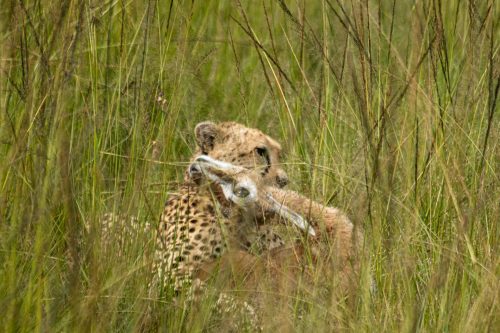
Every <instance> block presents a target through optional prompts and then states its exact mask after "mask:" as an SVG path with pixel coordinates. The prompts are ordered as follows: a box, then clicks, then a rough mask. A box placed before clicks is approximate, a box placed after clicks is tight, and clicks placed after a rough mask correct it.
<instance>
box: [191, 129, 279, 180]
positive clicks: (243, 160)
mask: <svg viewBox="0 0 500 333" xmlns="http://www.w3.org/2000/svg"><path fill="white" fill-rule="evenodd" d="M194 134H195V138H196V143H197V146H198V147H197V150H196V152H195V155H194V157H193V159H192V160H191V162H193V161H194V159H195V158H196V157H197V156H199V155H205V156H209V157H211V158H213V159H215V160H218V161H221V162H227V163H231V164H232V165H234V166H240V167H243V168H246V169H251V170H256V171H258V174H259V175H260V177H261V178H262V181H263V182H264V183H265V184H266V185H272V186H277V187H279V188H282V187H284V186H286V185H287V184H288V176H287V174H286V172H285V171H284V170H283V169H282V168H281V167H280V153H281V146H280V144H279V143H278V142H276V141H275V140H274V139H272V138H271V137H269V136H267V135H265V134H264V133H262V132H261V131H260V130H258V129H255V128H248V127H245V126H243V125H241V124H238V123H235V122H222V123H219V124H215V123H213V122H209V121H205V122H202V123H199V124H198V125H196V127H195V130H194ZM186 176H189V175H186Z"/></svg>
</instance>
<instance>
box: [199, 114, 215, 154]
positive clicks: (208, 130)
mask: <svg viewBox="0 0 500 333" xmlns="http://www.w3.org/2000/svg"><path fill="white" fill-rule="evenodd" d="M219 135H220V128H219V126H217V124H214V123H212V122H211V121H204V122H201V123H199V124H198V125H196V127H195V128H194V136H195V138H196V143H197V144H198V146H199V147H200V149H201V152H202V153H203V154H207V153H208V152H209V151H211V150H212V149H214V144H215V140H216V138H217V137H218V136H219Z"/></svg>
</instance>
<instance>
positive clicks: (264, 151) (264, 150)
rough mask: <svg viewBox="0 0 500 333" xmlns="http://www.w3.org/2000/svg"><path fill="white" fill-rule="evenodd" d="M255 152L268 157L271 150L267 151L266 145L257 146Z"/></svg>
mask: <svg viewBox="0 0 500 333" xmlns="http://www.w3.org/2000/svg"><path fill="white" fill-rule="evenodd" d="M255 152H256V153H257V154H258V155H259V156H262V157H264V158H266V159H267V158H268V157H269V152H268V151H267V148H266V147H257V148H255Z"/></svg>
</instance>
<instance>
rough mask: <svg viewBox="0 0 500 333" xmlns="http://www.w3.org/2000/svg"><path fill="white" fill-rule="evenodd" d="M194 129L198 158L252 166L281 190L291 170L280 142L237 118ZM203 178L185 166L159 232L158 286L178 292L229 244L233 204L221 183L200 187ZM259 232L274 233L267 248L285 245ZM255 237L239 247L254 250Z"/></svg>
mask: <svg viewBox="0 0 500 333" xmlns="http://www.w3.org/2000/svg"><path fill="white" fill-rule="evenodd" d="M194 132H195V139H196V143H197V149H196V152H195V155H196V156H206V157H209V158H213V159H217V160H219V161H221V162H226V163H231V164H233V165H237V166H240V167H242V168H245V169H247V170H250V171H251V172H253V173H254V174H255V176H256V177H258V178H260V179H261V181H262V183H263V184H266V185H269V186H276V187H278V188H282V187H284V186H285V185H286V184H287V183H288V177H287V174H286V173H285V171H284V170H283V169H281V168H280V166H279V159H280V153H281V146H280V145H279V143H278V142H276V141H275V140H274V139H272V138H270V137H269V136H267V135H265V134H264V133H262V132H261V131H260V130H257V129H252V128H247V127H245V126H243V125H241V124H238V123H235V122H224V123H219V124H215V123H212V122H202V123H200V124H198V125H197V126H196V127H195V131H194ZM194 159H195V158H193V159H192V160H194ZM200 178H201V174H200V173H199V172H198V171H197V170H196V169H191V168H189V169H188V170H187V172H186V176H185V182H184V184H183V185H181V186H180V188H179V189H178V191H177V193H176V194H175V195H173V196H172V197H170V198H169V199H168V201H167V202H166V204H165V208H164V211H163V213H162V214H161V217H160V223H159V226H158V228H157V232H156V246H155V253H154V258H153V273H154V279H153V280H154V283H155V284H156V283H159V285H160V286H173V287H174V292H176V293H177V292H178V291H180V290H182V289H183V287H184V286H186V285H187V286H189V285H190V284H191V282H192V281H191V275H192V272H193V271H195V270H196V269H197V268H198V267H199V266H200V265H201V264H203V263H205V262H210V261H213V260H215V259H216V258H218V257H219V256H220V255H221V254H222V253H223V252H224V251H225V249H226V247H227V244H226V241H225V235H224V230H223V229H224V227H223V226H224V225H227V224H228V223H230V221H231V219H228V217H229V216H230V210H231V209H230V206H231V203H230V201H228V200H227V199H225V198H224V195H223V193H222V192H221V188H220V187H218V186H211V185H210V184H208V185H205V186H202V185H200V183H199V179H200ZM255 217H256V216H255ZM259 232H261V233H263V234H266V235H269V234H271V236H266V237H267V238H270V239H271V240H272V242H271V244H269V246H268V248H275V247H279V246H282V245H283V241H282V240H281V238H280V237H277V236H276V237H274V236H273V235H272V232H269V230H267V229H265V228H263V229H261V230H258V231H257V233H259ZM257 238H258V237H257ZM253 239H255V237H253V238H252V237H250V238H248V239H241V240H240V241H241V242H240V244H239V245H238V246H240V247H241V248H243V249H245V248H246V249H250V247H251V245H252V240H253Z"/></svg>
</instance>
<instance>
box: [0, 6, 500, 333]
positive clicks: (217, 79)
mask: <svg viewBox="0 0 500 333" xmlns="http://www.w3.org/2000/svg"><path fill="white" fill-rule="evenodd" d="M499 14H500V5H499V2H497V1H493V0H485V1H469V2H464V1H457V0H450V1H443V0H423V1H416V2H410V1H395V0H393V1H391V0H378V1H368V0H366V1H359V0H357V1H336V0H325V1H305V0H302V1H300V0H299V1H282V0H280V1H272V2H268V1H236V2H225V1H224V2H219V1H209V0H207V1H199V2H191V1H185V2H180V3H178V2H174V1H169V2H166V1H128V2H127V1H111V2H99V1H87V2H80V1H69V0H68V1H59V2H56V1H41V0H38V1H24V0H19V1H15V0H10V1H8V0H7V1H3V2H2V6H1V9H0V43H1V45H2V46H1V47H0V77H1V80H0V110H1V111H0V157H1V161H2V162H1V164H0V220H1V224H0V309H2V315H0V324H1V327H2V328H1V330H2V331H7V332H11V331H73V330H80V331H89V330H92V331H129V330H138V329H139V328H140V327H141V325H142V322H143V318H144V316H143V314H144V313H145V312H147V311H148V309H151V305H152V304H154V305H155V307H154V309H155V310H154V311H155V314H154V315H155V316H156V317H157V318H158V323H157V326H155V327H157V328H160V329H161V330H163V331H169V332H171V331H177V330H186V331H200V330H210V328H211V326H210V325H211V324H210V323H211V321H210V312H209V311H208V310H205V311H200V312H198V313H195V314H193V313H188V312H186V311H185V310H186V309H182V308H179V307H177V306H176V305H173V304H172V303H171V302H170V301H171V300H169V299H168V298H163V299H154V298H151V297H150V294H149V293H148V290H147V283H148V281H149V278H150V276H149V274H148V273H149V272H148V261H147V260H144V258H147V257H148V255H147V254H148V253H150V250H151V245H152V244H151V243H152V240H151V239H150V237H147V238H145V239H140V240H138V241H137V244H134V246H132V247H130V248H127V249H126V251H125V253H124V254H123V255H117V254H115V253H117V251H116V249H106V248H104V247H102V246H100V242H99V241H98V237H99V236H98V233H97V230H98V223H99V217H100V216H101V215H102V214H103V213H104V212H108V211H114V212H121V213H127V214H134V215H136V216H138V217H139V218H140V220H141V221H147V220H149V221H156V220H157V218H158V216H159V214H160V212H161V210H162V205H163V203H164V201H165V199H166V198H167V197H168V194H169V192H170V191H175V188H176V182H177V181H180V180H181V179H182V174H183V171H184V169H185V167H186V164H185V162H186V161H187V160H188V158H189V156H190V155H191V154H192V149H193V147H194V139H193V134H192V130H193V128H194V126H195V124H196V123H198V122H199V121H203V120H207V119H209V120H214V121H226V120H234V121H238V122H242V123H244V124H247V125H248V126H250V127H258V128H260V129H262V130H263V131H265V132H266V133H268V134H270V135H271V136H273V137H274V138H276V139H277V140H278V141H280V142H281V143H282V144H283V146H284V148H285V150H286V151H287V156H286V157H285V158H284V162H285V163H286V164H287V165H286V169H287V171H288V172H289V176H290V178H291V180H292V182H291V184H290V185H289V186H290V187H291V188H292V189H295V190H299V191H301V192H302V193H305V194H307V195H309V196H311V197H313V198H315V199H316V200H318V201H320V202H325V203H328V204H330V205H335V206H338V207H341V208H343V209H344V210H346V211H347V212H348V213H349V215H350V216H351V217H352V219H353V220H354V221H355V222H356V223H357V224H358V225H360V226H362V227H363V228H364V231H365V238H366V244H365V246H366V248H367V253H368V254H367V256H366V258H364V259H363V261H364V263H365V268H367V270H370V271H371V272H372V275H373V277H374V279H375V282H376V285H377V289H378V291H377V292H376V293H375V294H373V295H370V293H369V292H368V291H367V288H368V287H367V286H366V283H365V284H364V287H363V288H361V290H360V292H359V294H358V295H355V299H356V305H355V306H354V307H351V308H350V307H344V306H342V305H339V304H337V303H335V302H328V301H327V300H323V301H324V302H318V301H317V297H313V296H310V297H309V298H308V295H302V297H303V299H302V301H303V302H305V303H307V304H309V308H308V311H307V312H306V313H305V314H304V315H303V316H302V317H300V316H290V318H288V317H286V315H287V314H286V313H285V311H284V310H283V309H275V311H276V313H275V315H276V316H280V317H281V319H282V320H285V321H288V322H289V326H287V327H288V329H291V327H295V328H296V330H299V331H301V330H307V329H309V328H315V329H318V330H320V331H330V330H331V329H332V327H330V326H328V325H329V324H327V323H329V322H330V321H329V320H327V319H326V317H328V316H331V317H332V318H336V319H338V321H337V325H338V326H337V327H336V329H337V330H338V329H342V328H345V329H351V330H355V331H398V332H399V331H430V332H434V331H452V332H455V331H463V332H474V331H477V332H484V331H491V332H494V331H498V330H499V329H500V321H499V318H500V316H499V315H498V314H499V313H500V309H499V296H500V295H499V290H500V289H499V285H500V281H499V276H500V259H499V257H498V253H499V250H500V248H499V240H500V237H499V236H500V229H499V224H498V221H499V220H500V205H499V202H500V188H499V165H500V150H499V142H500V141H499V139H500V137H499V133H500V131H499V118H498V105H497V103H498V92H499V85H500V79H499V76H500V75H499V69H500V66H499V58H498V53H499V43H498V41H499V38H498V37H499V36H500V34H499V29H500V26H499V22H500V19H499V17H500V16H499ZM159 97H161V98H159ZM159 99H160V101H159ZM85 224H88V225H90V228H89V229H88V230H87V229H86V228H85V227H84V225H85ZM286 306H288V307H290V308H292V310H291V313H292V314H293V313H294V311H293V306H294V302H293V301H291V302H290V303H289V304H287V305H286ZM207 308H209V306H207ZM269 310H271V309H269ZM284 313H285V314H284ZM289 314H290V313H288V315H289ZM267 315H268V317H270V318H273V313H272V312H271V313H269V312H268V313H267ZM283 316H285V317H283ZM266 318H267V317H266Z"/></svg>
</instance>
